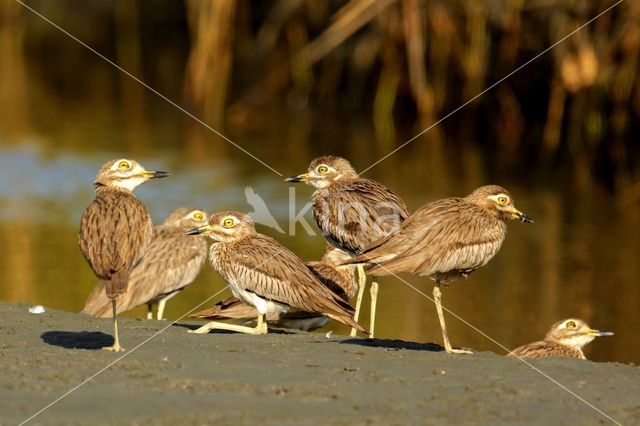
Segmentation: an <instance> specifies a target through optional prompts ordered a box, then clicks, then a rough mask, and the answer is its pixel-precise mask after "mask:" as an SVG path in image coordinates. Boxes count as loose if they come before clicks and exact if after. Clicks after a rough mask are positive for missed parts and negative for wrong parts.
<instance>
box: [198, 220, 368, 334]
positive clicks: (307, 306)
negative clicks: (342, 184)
mask: <svg viewBox="0 0 640 426" xmlns="http://www.w3.org/2000/svg"><path fill="white" fill-rule="evenodd" d="M188 234H189V235H198V234H205V235H207V236H208V237H210V238H211V239H213V240H214V243H213V244H211V248H210V249H209V260H210V261H211V266H213V269H215V270H216V271H217V272H218V274H220V276H222V278H224V280H225V281H226V282H227V284H228V286H229V288H230V289H231V292H232V293H233V295H234V296H235V297H237V298H238V299H240V300H242V301H243V302H244V303H246V304H248V305H251V306H253V307H254V308H256V311H257V312H256V315H257V319H258V321H257V325H256V326H255V328H252V327H246V326H240V325H235V324H227V323H220V322H210V323H208V324H206V325H204V326H202V327H200V328H199V329H197V330H191V331H190V332H193V333H207V332H209V330H212V329H218V330H231V331H238V332H242V333H249V334H266V333H267V332H268V329H267V323H266V322H265V316H269V315H273V314H284V313H287V312H291V311H305V312H314V313H318V314H322V315H326V316H328V317H329V318H332V319H334V320H336V321H339V322H341V323H343V324H346V325H348V326H351V327H356V328H357V329H358V330H360V331H365V330H364V329H363V328H362V327H361V326H360V325H359V324H358V323H357V322H355V321H354V320H353V308H352V307H351V306H350V305H349V303H347V302H345V301H344V300H343V299H342V298H340V297H339V296H338V295H336V294H335V293H334V292H332V291H331V290H329V289H328V288H326V287H325V286H324V285H323V284H322V283H321V282H320V281H319V280H318V279H317V278H316V277H315V275H313V273H311V271H310V270H309V269H308V268H307V267H306V266H305V265H304V263H302V261H301V260H300V259H299V258H298V257H297V256H296V255H295V254H293V253H292V252H291V251H289V250H288V249H287V248H285V247H284V246H283V245H281V244H280V243H279V242H277V241H276V240H274V239H273V238H270V237H267V236H266V235H262V234H259V233H257V232H256V229H255V226H254V223H253V220H251V218H250V217H249V216H248V215H246V214H244V213H240V212H233V211H228V212H220V213H215V214H213V215H211V217H210V218H209V224H208V225H205V226H201V227H199V228H194V229H192V230H191V231H189V232H188Z"/></svg>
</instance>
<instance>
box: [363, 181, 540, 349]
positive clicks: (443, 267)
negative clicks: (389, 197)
mask: <svg viewBox="0 0 640 426" xmlns="http://www.w3.org/2000/svg"><path fill="white" fill-rule="evenodd" d="M509 219H520V220H522V221H523V222H532V221H531V219H530V218H529V217H528V216H526V215H525V214H524V213H522V212H520V211H518V210H517V209H516V208H515V206H514V205H513V198H512V197H511V194H509V192H508V191H507V190H506V189H504V188H502V187H500V186H497V185H488V186H482V187H480V188H478V189H476V190H475V191H473V192H472V193H471V194H469V195H468V196H466V197H465V198H444V199H441V200H437V201H433V202H431V203H428V204H426V205H424V206H423V207H421V208H419V209H418V210H416V211H415V212H414V213H413V214H411V215H410V216H409V217H408V218H407V219H406V220H405V221H404V222H403V224H402V226H401V227H400V229H399V230H397V231H396V232H394V233H393V234H390V235H389V236H387V237H385V238H382V239H380V240H379V241H377V242H376V243H374V244H372V245H371V247H369V248H367V249H366V250H364V251H363V253H362V254H360V255H358V256H356V257H355V258H353V259H352V260H351V261H350V262H351V263H358V262H361V263H366V264H368V265H369V269H368V271H367V272H368V273H369V274H372V275H388V274H397V273H399V272H410V273H412V274H419V275H425V276H428V277H429V278H431V279H433V280H435V281H436V285H435V287H434V298H435V302H436V308H437V310H438V316H439V319H440V325H441V328H442V334H443V339H444V343H445V349H446V350H447V352H460V353H465V352H466V351H460V350H453V349H452V348H451V344H450V343H449V338H448V336H447V330H446V326H445V323H444V315H443V314H442V305H441V302H440V300H441V294H440V284H445V285H446V284H448V283H449V282H451V281H453V280H455V279H457V278H461V277H464V278H466V277H467V276H468V275H469V274H470V273H471V272H473V271H475V270H476V269H478V268H480V267H481V266H484V265H486V264H487V262H489V260H491V258H493V256H494V255H495V254H496V253H497V252H498V250H499V249H500V246H501V245H502V242H503V241H504V238H505V236H506V232H507V226H506V223H505V222H506V220H509Z"/></svg>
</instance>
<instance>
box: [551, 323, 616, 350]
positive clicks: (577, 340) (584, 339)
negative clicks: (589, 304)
mask: <svg viewBox="0 0 640 426" xmlns="http://www.w3.org/2000/svg"><path fill="white" fill-rule="evenodd" d="M612 335H613V333H612V332H610V331H601V330H594V329H592V328H591V327H589V325H588V324H587V323H586V322H584V321H582V320H579V319H575V318H569V319H565V320H562V321H558V322H557V323H555V324H554V325H553V326H552V327H551V329H550V330H549V332H548V333H547V335H546V337H545V340H549V341H552V342H557V343H560V344H563V345H567V346H573V347H578V348H582V347H583V346H584V345H586V344H587V343H589V342H591V341H592V340H593V339H595V338H596V337H598V336H612Z"/></svg>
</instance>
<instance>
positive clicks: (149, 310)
mask: <svg viewBox="0 0 640 426" xmlns="http://www.w3.org/2000/svg"><path fill="white" fill-rule="evenodd" d="M147 319H153V305H152V304H151V303H147Z"/></svg>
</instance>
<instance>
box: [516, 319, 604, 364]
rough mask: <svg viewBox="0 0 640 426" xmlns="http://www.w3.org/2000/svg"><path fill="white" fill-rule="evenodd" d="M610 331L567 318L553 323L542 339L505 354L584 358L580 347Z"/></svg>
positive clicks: (529, 356) (528, 356)
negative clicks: (596, 328)
mask: <svg viewBox="0 0 640 426" xmlns="http://www.w3.org/2000/svg"><path fill="white" fill-rule="evenodd" d="M612 335H613V333H612V332H610V331H600V330H594V329H592V328H591V327H589V325H588V324H587V323H586V322H584V321H582V320H579V319H574V318H569V319H565V320H562V321H558V322H557V323H555V324H554V325H553V326H552V327H551V329H550V330H549V332H548V333H547V335H546V336H545V338H544V340H540V341H538V342H533V343H529V344H528V345H523V346H520V347H518V348H516V349H514V350H512V351H511V352H509V354H508V355H507V356H512V357H519V358H546V357H551V356H561V357H567V358H578V359H586V357H585V356H584V352H582V348H583V347H584V346H585V345H587V344H588V343H590V342H592V341H593V339H595V338H596V337H598V336H612Z"/></svg>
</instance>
